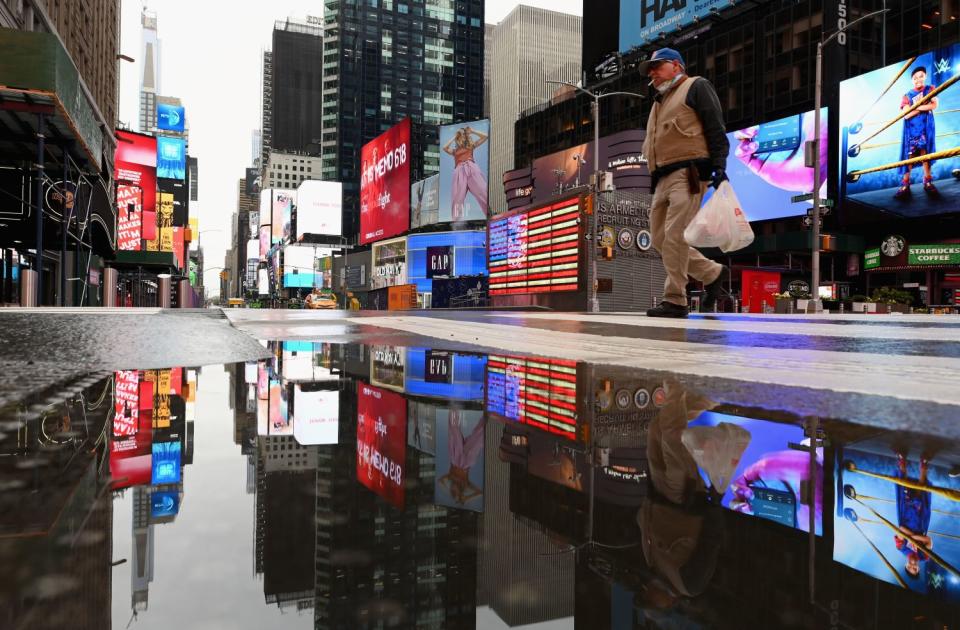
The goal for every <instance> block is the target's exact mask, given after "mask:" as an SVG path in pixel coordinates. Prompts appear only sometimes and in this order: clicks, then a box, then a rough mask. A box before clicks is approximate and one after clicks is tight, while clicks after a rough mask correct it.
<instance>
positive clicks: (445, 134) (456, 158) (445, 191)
mask: <svg viewBox="0 0 960 630" xmlns="http://www.w3.org/2000/svg"><path fill="white" fill-rule="evenodd" d="M489 140H490V121H489V120H475V121H473V122H467V123H459V124H456V125H444V126H442V127H440V210H439V216H438V220H439V222H440V223H450V222H453V223H457V222H461V221H484V220H486V218H487V212H488V208H489V206H488V204H487V180H488V179H489V173H488V172H489V170H490V169H489V165H490V143H489Z"/></svg>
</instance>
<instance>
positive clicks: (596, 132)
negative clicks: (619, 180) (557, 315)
mask: <svg viewBox="0 0 960 630" xmlns="http://www.w3.org/2000/svg"><path fill="white" fill-rule="evenodd" d="M547 83H553V84H556V85H566V86H567V87H572V88H573V89H575V90H577V91H578V92H583V93H584V94H586V95H587V96H589V97H590V98H592V99H593V102H592V103H590V113H591V115H592V117H593V191H594V193H599V192H600V191H601V185H602V184H601V182H600V174H601V173H602V172H603V169H601V168H600V99H601V98H607V97H608V96H632V97H634V98H646V96H644V95H643V94H637V93H635V92H604V93H603V94H600V93H599V92H591V91H590V90H586V89H584V88H582V87H580V86H579V85H576V84H574V83H570V82H569V81H550V80H548V81H547ZM596 276H597V261H596V252H594V256H593V283H592V285H591V287H590V312H592V313H598V312H600V300H599V299H598V298H597V278H596Z"/></svg>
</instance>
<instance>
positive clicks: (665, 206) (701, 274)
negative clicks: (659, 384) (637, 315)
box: [640, 48, 730, 318]
mask: <svg viewBox="0 0 960 630" xmlns="http://www.w3.org/2000/svg"><path fill="white" fill-rule="evenodd" d="M640 72H641V73H646V74H647V76H649V77H650V79H651V81H650V84H651V85H652V86H654V88H656V90H657V95H656V97H655V103H654V104H653V108H652V109H651V110H650V118H649V119H648V121H647V135H646V140H645V141H644V143H643V154H644V155H645V156H646V158H647V163H648V166H649V168H650V174H651V176H652V179H653V182H652V187H653V190H654V194H653V208H652V209H651V211H650V227H651V231H652V232H653V246H654V247H655V248H656V249H657V251H659V252H660V256H661V257H662V258H663V266H664V268H665V269H666V271H667V280H666V282H665V286H664V294H663V301H662V302H661V303H660V305H659V306H657V307H655V308H652V309H650V310H648V311H647V315H648V316H649V317H679V318H683V317H686V316H687V276H692V277H693V278H694V279H696V280H699V281H700V282H703V283H704V284H705V285H706V295H705V296H704V299H703V302H702V303H701V311H712V310H713V308H714V306H715V305H716V302H717V297H718V296H719V295H720V284H721V277H722V275H723V269H724V267H723V265H721V264H719V263H716V262H713V261H712V260H710V259H708V258H706V257H705V256H704V255H703V254H701V253H700V252H698V251H697V250H696V249H694V248H692V247H690V246H689V245H687V242H686V241H685V240H684V238H683V232H684V230H685V229H686V228H687V225H688V224H689V223H690V221H691V220H692V219H693V217H694V216H695V215H696V214H697V211H698V210H699V209H700V204H701V201H702V200H703V195H704V193H705V192H706V190H707V186H708V185H713V186H714V187H717V186H719V185H720V182H722V181H723V180H725V179H726V178H727V176H726V172H725V170H726V165H727V153H728V152H729V150H730V143H729V142H728V141H727V136H726V133H725V129H724V123H723V112H721V111H720V99H719V98H717V93H716V91H715V90H714V89H713V86H712V85H711V84H710V82H709V81H707V80H706V79H704V78H701V77H688V76H687V75H686V73H685V71H684V63H683V58H682V57H681V56H680V53H678V52H677V51H676V50H673V49H672V48H661V49H660V50H657V51H656V52H654V53H653V56H651V58H650V60H649V61H645V62H643V63H642V64H641V65H640Z"/></svg>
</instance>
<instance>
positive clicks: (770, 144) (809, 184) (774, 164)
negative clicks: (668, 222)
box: [704, 108, 829, 221]
mask: <svg viewBox="0 0 960 630" xmlns="http://www.w3.org/2000/svg"><path fill="white" fill-rule="evenodd" d="M814 122H815V121H814V116H813V112H812V111H810V112H807V113H805V114H797V115H794V116H788V117H787V118H781V119H779V120H774V121H771V122H768V123H761V124H759V125H754V126H753V127H747V128H746V129H740V130H739V131H734V132H732V133H728V134H727V139H728V140H729V141H730V154H729V155H728V157H727V177H729V178H730V184H731V185H732V186H733V189H734V190H735V191H736V192H737V198H738V199H740V200H741V202H742V203H743V210H744V212H745V213H746V215H747V217H748V218H749V219H750V220H751V221H765V220H768V219H780V218H783V217H792V216H803V215H805V214H806V212H807V210H808V209H810V208H811V207H812V205H811V204H812V202H810V201H805V202H802V203H793V202H792V201H791V200H790V199H791V197H793V196H796V195H802V194H809V193H810V192H812V191H813V169H812V168H808V167H806V166H805V165H804V157H803V147H804V142H806V141H808V140H813V139H814V137H815V134H814ZM820 137H821V138H822V139H823V141H822V142H821V144H820V181H821V187H820V196H821V197H820V198H821V199H823V198H825V197H826V195H827V172H828V168H827V157H828V153H827V151H828V145H829V143H828V142H827V138H828V137H829V134H828V127H827V109H826V108H823V109H821V110H820ZM709 192H710V194H708V195H706V196H705V199H704V203H706V199H709V198H710V196H712V192H713V189H712V188H711V189H710V191H709Z"/></svg>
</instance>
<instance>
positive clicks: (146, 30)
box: [140, 9, 160, 133]
mask: <svg viewBox="0 0 960 630" xmlns="http://www.w3.org/2000/svg"><path fill="white" fill-rule="evenodd" d="M140 24H141V25H142V26H143V30H142V31H141V43H140V58H141V59H142V62H141V66H140V131H141V132H142V133H152V132H153V130H154V129H156V127H157V96H159V94H160V39H159V38H158V37H157V14H156V13H152V12H149V11H147V10H146V9H144V10H143V13H142V14H141V15H140Z"/></svg>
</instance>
